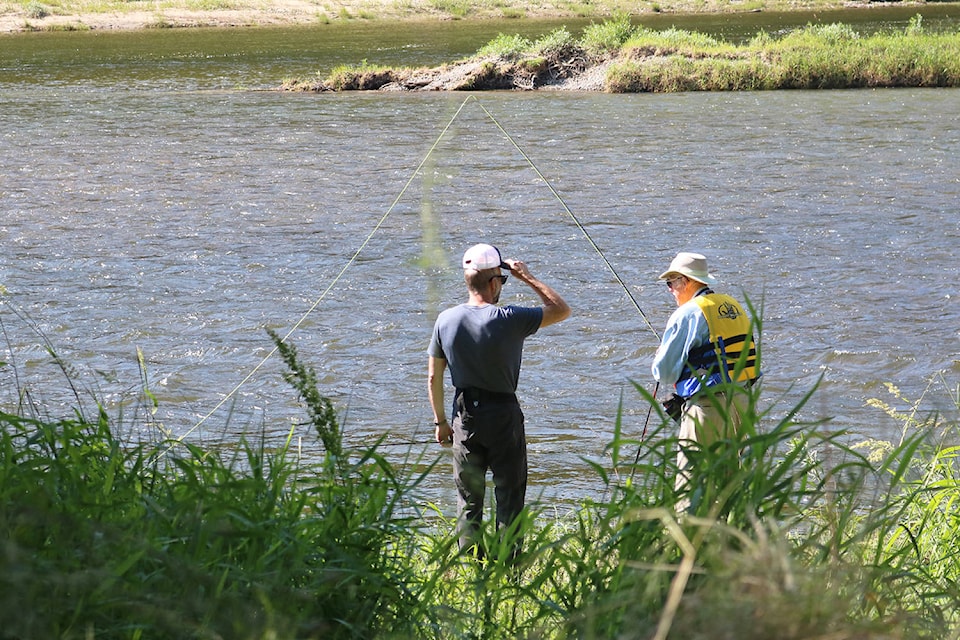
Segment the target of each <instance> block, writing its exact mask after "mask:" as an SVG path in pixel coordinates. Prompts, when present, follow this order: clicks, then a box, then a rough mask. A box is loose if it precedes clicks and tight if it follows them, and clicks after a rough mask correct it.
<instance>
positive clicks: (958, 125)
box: [0, 54, 960, 505]
mask: <svg viewBox="0 0 960 640" xmlns="http://www.w3.org/2000/svg"><path fill="white" fill-rule="evenodd" d="M58 55H59V54H58ZM264 55H266V54H264ZM267 57H269V56H267ZM218 60H219V58H218ZM31 64H39V63H37V62H36V60H34V62H33V63H31ZM217 64H220V62H217ZM94 68H97V66H96V65H94ZM258 68H260V67H258ZM7 69H8V71H9V67H8V68H7ZM49 73H50V74H51V77H50V78H48V79H47V81H40V82H33V83H31V82H28V81H26V80H24V79H23V78H22V77H19V76H18V77H14V76H12V75H7V76H5V80H6V81H5V82H0V113H2V114H3V116H2V123H0V158H2V168H0V246H2V247H3V250H2V258H0V285H2V287H3V304H2V306H0V321H2V327H0V328H2V331H3V343H2V344H0V360H2V361H4V362H6V365H5V366H2V367H0V406H2V407H3V408H4V410H11V408H12V407H14V406H15V405H16V403H17V401H18V400H17V399H18V398H29V400H30V401H31V402H33V403H35V404H36V405H38V406H40V407H42V410H43V411H44V412H45V413H46V414H47V415H52V416H60V415H69V414H70V413H71V411H72V409H73V407H75V406H76V405H77V403H78V401H77V398H76V395H78V396H79V398H80V403H81V404H83V405H84V406H86V407H87V410H88V411H89V410H90V409H91V408H92V407H93V406H94V404H93V403H94V402H95V401H99V402H102V403H103V404H104V406H105V408H106V409H107V411H108V413H109V414H110V415H111V416H121V417H120V418H119V419H118V422H119V424H120V425H122V427H121V429H122V430H123V432H124V435H125V437H127V438H129V439H132V440H146V441H153V440H156V439H159V438H160V437H163V436H164V435H170V436H172V437H182V438H184V439H187V440H190V441H195V442H200V443H203V444H209V445H214V444H222V443H226V444H232V443H236V442H237V441H238V440H239V439H240V438H242V437H245V438H247V439H248V440H255V441H259V439H260V438H264V439H265V440H266V442H267V443H268V445H270V446H274V445H278V444H280V443H282V442H283V441H284V440H285V439H286V438H287V436H288V434H290V433H292V434H293V438H294V443H295V445H296V446H297V447H299V448H300V450H301V451H302V454H303V455H304V456H306V457H310V456H313V455H315V453H316V451H318V449H319V446H318V444H317V443H316V438H315V436H314V434H312V433H310V432H309V429H308V428H307V427H305V426H303V425H302V422H304V420H305V414H304V412H303V411H302V409H301V408H299V407H298V405H297V399H296V397H295V393H294V392H293V391H292V390H291V389H290V387H289V386H288V385H287V384H286V383H285V382H284V381H283V380H282V372H283V367H282V364H281V363H280V362H279V361H278V358H277V357H276V356H275V355H271V350H272V346H273V345H272V343H271V341H270V339H269V337H268V336H267V334H266V332H265V327H269V328H272V329H273V330H275V331H277V332H278V333H279V334H280V335H287V334H288V333H289V334H290V335H289V339H290V341H291V342H292V343H293V344H295V345H296V348H297V350H298V353H299V356H300V358H301V359H302V361H303V362H305V363H306V364H309V365H310V366H312V367H314V369H315V370H316V372H317V375H318V378H319V387H320V390H321V392H322V393H324V394H325V395H328V396H329V397H330V398H331V399H332V400H333V402H334V404H335V407H336V409H337V411H338V414H339V415H340V418H341V421H342V425H343V430H344V435H345V444H346V445H347V446H348V447H359V446H364V445H367V444H372V443H373V442H374V441H375V440H376V439H377V438H381V437H382V438H383V439H384V440H383V448H384V449H383V450H384V451H385V452H387V453H388V454H389V455H390V456H391V457H394V458H395V459H397V460H400V459H408V458H410V457H412V458H419V457H420V456H421V455H424V456H425V460H427V461H429V460H432V459H433V457H434V456H435V455H437V454H439V455H440V456H441V461H440V465H439V466H438V468H437V469H434V470H433V471H432V472H431V474H430V476H429V479H428V482H427V484H426V485H425V487H426V490H427V491H428V492H432V497H431V499H432V500H435V501H436V502H437V503H439V504H442V505H443V504H446V505H449V504H450V503H452V501H453V493H452V489H451V483H450V482H449V476H448V474H449V464H448V461H447V458H446V456H447V455H448V451H447V450H444V449H441V448H440V447H439V446H438V445H436V444H432V443H431V442H430V440H431V436H432V424H431V413H430V409H429V405H428V403H427V400H426V377H425V374H426V346H427V341H428V339H429V334H430V330H431V327H432V324H433V320H434V319H435V317H436V315H437V313H438V312H439V311H440V310H441V309H443V308H445V307H447V306H450V305H453V304H457V303H459V302H461V301H463V300H464V299H465V294H464V289H463V282H462V274H461V271H460V269H459V268H458V267H459V259H460V255H461V254H462V252H463V250H464V249H465V248H466V247H467V246H469V245H470V244H472V243H475V242H481V241H484V242H491V243H494V244H496V245H497V246H499V247H500V248H501V249H502V251H503V252H504V254H505V255H507V256H510V257H515V258H520V259H523V260H525V261H526V262H527V263H528V264H529V265H530V267H531V270H532V271H533V273H534V274H536V275H537V276H539V277H540V278H541V279H543V280H544V281H546V282H547V283H549V284H551V285H552V286H554V288H556V289H557V290H558V291H559V292H560V293H561V294H562V295H563V296H564V297H565V298H566V299H567V300H568V302H569V303H570V305H571V307H572V308H573V316H572V317H571V318H570V319H569V320H567V321H566V322H564V323H562V324H560V325H556V326H554V327H549V328H547V329H546V330H543V331H542V332H541V333H538V334H537V335H535V336H534V337H532V338H530V339H529V340H528V342H527V348H526V351H525V359H524V365H523V371H522V374H521V381H520V388H519V396H520V398H521V402H522V404H523V406H524V409H525V412H526V414H527V432H528V439H529V442H530V462H531V494H532V497H535V498H541V499H543V500H544V501H551V502H552V501H560V502H564V503H576V502H577V501H578V500H580V499H583V498H586V497H591V496H594V495H595V494H596V493H597V492H598V490H599V489H598V487H600V484H599V480H598V478H597V477H596V474H595V473H594V472H593V471H592V470H591V469H590V468H589V466H588V465H587V464H586V463H585V462H584V461H583V459H584V458H585V459H588V460H594V461H599V462H600V463H601V464H605V460H606V455H607V454H606V453H605V451H604V448H605V446H606V445H607V444H608V443H609V441H610V438H611V437H612V433H613V431H614V428H615V424H616V420H617V414H618V411H620V410H622V412H623V419H622V429H623V431H624V434H625V435H626V436H628V437H633V438H639V437H640V434H641V432H642V431H643V429H644V426H645V417H646V404H645V403H644V401H643V400H642V398H641V397H640V395H639V394H638V393H637V391H636V389H635V388H634V386H633V385H634V383H636V384H637V385H640V386H641V387H643V388H644V389H647V390H648V391H652V389H653V383H652V380H651V377H650V360H651V357H652V355H653V352H654V351H655V349H656V346H657V343H658V340H657V336H656V335H655V334H656V333H658V332H661V331H662V328H663V325H664V323H665V322H666V319H667V317H668V316H669V314H670V312H671V311H672V299H671V296H670V295H669V293H668V292H667V290H666V287H664V286H663V284H662V283H660V282H658V281H657V280H656V276H657V275H658V274H659V273H660V272H661V271H662V270H663V269H664V268H665V266H666V265H667V264H668V263H669V262H670V259H671V258H672V257H673V255H674V254H675V253H676V252H677V251H681V250H694V251H699V252H702V253H704V254H706V255H707V256H708V259H709V262H710V266H711V270H712V271H713V272H714V273H715V275H716V276H717V277H718V278H719V280H720V282H721V284H720V285H719V286H718V287H717V290H719V291H722V292H727V293H731V294H733V295H735V296H737V297H740V298H741V299H744V298H748V299H749V300H750V302H751V303H752V304H753V305H755V306H756V308H757V310H758V312H759V313H761V314H762V318H763V326H762V337H761V349H762V367H763V370H764V374H765V375H764V383H763V396H762V402H763V405H764V408H765V410H767V411H769V417H768V420H769V423H771V424H772V422H773V421H775V420H777V419H779V417H780V416H782V415H784V414H785V413H786V412H787V411H788V410H790V409H791V408H792V407H793V406H794V405H795V404H796V403H797V402H799V400H800V399H801V398H802V397H803V395H804V394H806V393H807V392H808V391H810V390H811V389H812V388H813V387H814V386H815V385H816V384H817V383H818V380H821V379H822V380H821V381H820V386H819V388H818V390H817V391H816V392H815V394H814V396H813V398H812V399H811V401H810V403H808V405H807V406H806V407H805V408H804V409H803V410H802V411H801V413H800V419H802V420H807V421H810V422H811V423H812V422H815V421H819V420H821V419H829V420H828V422H827V423H826V425H825V428H829V429H835V430H841V429H843V430H849V431H850V432H851V437H852V438H882V439H893V440H896V439H898V438H899V435H900V432H899V428H900V425H899V424H898V423H897V422H896V421H894V420H892V419H891V418H890V417H888V416H887V415H886V414H885V413H884V412H883V411H881V410H879V409H877V408H875V407H872V406H868V400H869V399H871V398H879V399H881V400H883V401H885V402H888V403H890V404H891V405H893V406H894V407H895V408H898V409H900V410H907V409H908V408H909V405H910V403H912V402H914V401H919V405H920V407H921V410H922V411H929V410H941V411H946V412H951V411H952V412H953V415H954V416H955V413H956V407H955V405H954V404H953V403H952V402H951V398H950V389H953V390H954V392H955V390H956V386H957V380H958V377H960V311H958V307H957V299H956V297H957V294H956V292H955V283H956V281H957V276H958V275H960V270H958V266H957V246H958V243H960V216H958V209H960V117H958V115H957V114H958V111H957V106H958V105H960V90H955V89H949V90H948V89H943V90H933V89H931V90H876V91H873V90H857V91H829V92H807V91H794V92H762V93H726V94H707V93H688V94H675V95H603V94H579V93H578V94H564V93H535V94H534V93H484V94H471V95H468V94H452V95H451V94H416V95H397V94H389V95H381V94H345V95H335V94H320V95H301V94H286V93H280V92H275V91H262V90H253V89H251V88H249V87H247V88H245V87H236V86H232V87H228V86H224V85H225V82H224V80H223V76H222V74H221V75H217V76H216V78H215V79H206V80H204V79H203V78H202V77H200V78H198V74H191V79H190V80H189V81H186V82H182V83H178V82H176V78H175V77H173V76H171V75H170V74H164V73H159V72H158V71H157V70H156V69H153V70H152V71H145V76H146V77H145V78H144V79H142V80H136V79H134V81H131V82H127V83H121V82H117V81H116V80H109V81H107V80H104V79H103V78H102V77H101V76H98V75H97V74H96V73H89V72H88V73H87V74H86V76H84V78H85V79H80V80H77V79H74V80H72V81H70V82H61V81H57V80H55V79H53V78H52V75H55V74H56V73H57V72H56V71H55V70H53V69H50V70H49ZM103 73H104V74H106V75H107V76H109V75H110V74H111V73H112V71H111V70H110V69H109V68H105V69H103ZM81 75H83V74H81ZM199 75H201V76H202V74H199ZM279 80H280V78H279V77H277V78H276V81H277V84H279ZM231 82H232V81H231ZM256 88H268V87H254V89H256ZM521 150H522V153H521ZM588 236H589V237H588ZM594 245H595V246H594ZM597 249H599V251H600V252H602V257H601V255H600V253H598V251H597ZM607 263H609V265H610V267H612V270H611V269H610V268H608V266H607ZM618 278H619V279H620V280H622V282H623V283H624V284H625V285H626V287H627V288H628V289H629V291H630V293H631V294H632V296H633V298H634V300H636V302H637V303H638V305H639V306H640V308H641V311H642V314H641V312H638V310H637V308H636V307H635V306H634V304H633V301H632V300H631V298H630V297H629V296H628V295H627V294H626V292H625V291H624V289H623V287H622V286H621V285H620V282H619V281H618ZM535 301H536V298H535V296H533V295H532V294H531V292H530V291H529V290H528V289H526V288H525V287H524V286H523V285H522V284H520V283H519V282H517V281H516V280H511V281H509V282H508V283H507V284H506V286H505V288H504V296H503V300H502V302H504V303H520V304H526V303H530V304H532V303H534V302H535ZM644 317H646V319H647V320H649V321H650V323H651V324H652V325H653V328H652V329H651V327H649V326H647V324H646V321H645V318H644ZM50 350H52V351H54V352H55V353H56V354H57V356H58V357H59V360H56V361H55V360H54V359H53V358H52V357H51V355H50ZM138 352H139V353H140V354H142V359H143V361H142V362H143V365H142V366H141V364H140V363H139V362H138ZM64 370H65V371H64ZM68 377H69V380H70V381H71V382H70V383H68V381H67V378H68ZM886 383H890V384H893V385H896V386H897V387H898V388H899V389H900V390H901V395H902V398H897V397H896V396H894V395H892V394H891V393H890V392H889V391H888V390H887V389H886V387H885V385H886ZM143 388H147V389H149V392H150V394H151V395H153V396H154V397H156V399H157V402H158V405H157V407H156V410H155V411H154V412H151V411H150V409H151V404H150V402H148V401H147V400H146V399H145V398H144V395H143V393H142V391H141V390H142V389H143ZM75 394H76V395H75ZM138 398H139V399H138Z"/></svg>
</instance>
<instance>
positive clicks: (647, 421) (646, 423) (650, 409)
mask: <svg viewBox="0 0 960 640" xmlns="http://www.w3.org/2000/svg"><path fill="white" fill-rule="evenodd" d="M470 98H473V99H474V100H476V98H474V97H473V96H470ZM470 98H467V100H469V99H470ZM464 103H466V100H464ZM477 105H478V106H479V107H480V108H481V109H483V112H484V113H485V114H487V117H489V118H490V120H492V121H493V123H494V124H495V125H496V126H497V128H498V129H499V130H500V132H501V133H503V135H504V136H506V137H507V140H509V141H510V143H511V144H512V145H513V146H514V148H515V149H516V150H517V152H518V153H519V154H520V155H521V156H522V157H523V159H524V160H526V161H527V164H529V165H530V168H531V169H533V170H534V171H535V172H536V174H537V175H538V176H539V177H540V179H541V180H543V182H544V184H546V185H547V188H548V189H550V192H551V193H552V194H553V195H554V197H556V199H557V200H558V201H559V202H560V206H562V207H563V210H564V211H566V212H567V213H568V214H569V215H570V217H571V218H572V219H573V222H574V223H575V224H576V225H577V228H578V229H580V231H581V233H583V235H584V237H585V238H586V239H587V241H588V242H589V243H590V246H591V247H593V249H594V250H595V251H596V252H597V255H599V256H600V259H601V260H603V263H604V264H605V265H607V268H608V269H609V270H610V273H612V274H613V277H614V278H616V279H617V282H618V283H620V286H621V287H623V291H624V292H625V293H626V294H627V297H628V298H630V301H631V302H632V303H633V306H634V307H636V309H637V311H638V312H639V313H640V317H641V318H643V321H644V322H645V323H646V325H647V327H648V328H649V329H650V331H652V332H653V335H655V336H656V337H657V342H660V334H659V333H658V332H657V330H656V329H655V328H654V326H653V325H652V324H650V320H649V319H648V318H647V314H645V313H644V312H643V309H641V308H640V304H639V303H638V302H637V300H636V298H634V297H633V294H632V293H631V292H630V289H629V288H627V285H626V284H625V283H624V282H623V279H622V278H621V277H620V274H619V273H617V270H616V269H614V268H613V265H612V264H610V261H609V260H607V257H606V256H605V255H603V251H601V250H600V247H598V246H597V243H596V242H594V241H593V238H592V237H591V236H590V234H589V233H588V232H587V229H586V228H585V227H584V226H583V224H581V222H580V220H579V219H578V218H577V216H576V215H574V213H573V211H571V210H570V207H568V206H567V203H566V202H565V201H564V200H563V198H562V197H561V196H560V194H559V193H557V190H556V189H554V188H553V185H552V184H550V181H549V180H547V179H546V178H545V177H544V175H543V173H541V172H540V169H539V168H538V167H537V165H536V164H535V163H534V162H533V160H531V159H530V156H528V155H527V154H526V152H525V151H524V150H523V149H522V148H521V147H520V145H519V144H518V143H517V141H516V140H514V139H513V136H511V135H510V134H509V133H507V131H506V129H504V128H503V126H502V125H501V124H500V122H499V121H497V119H496V118H495V117H493V115H492V114H491V113H490V112H489V111H487V108H486V107H484V106H483V104H482V103H481V102H480V101H479V100H477ZM659 390H660V382H659V381H657V384H656V386H654V388H653V397H654V398H656V397H657V392H658V391H659ZM652 413H653V404H652V403H651V404H650V406H649V407H647V417H646V419H645V420H644V421H643V433H642V434H641V436H640V441H641V443H642V442H643V441H644V440H646V438H647V427H648V426H649V425H650V416H651V415H652ZM639 460H640V449H639V448H638V449H637V458H636V460H635V461H634V469H635V468H636V464H637V462H639ZM630 477H631V478H632V477H633V472H631V474H630Z"/></svg>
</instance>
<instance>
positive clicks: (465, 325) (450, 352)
mask: <svg viewBox="0 0 960 640" xmlns="http://www.w3.org/2000/svg"><path fill="white" fill-rule="evenodd" d="M542 321H543V309H541V308H540V307H516V306H506V307H498V306H496V305H492V304H487V305H484V306H482V307H474V306H471V305H468V304H461V305H458V306H456V307H452V308H450V309H447V310H446V311H443V312H442V313H441V314H440V315H439V316H438V317H437V322H436V324H435V325H434V327H433V336H432V337H431V339H430V347H429V348H428V349H427V353H428V354H429V355H430V356H432V357H434V358H442V359H444V360H446V361H447V366H448V367H449V368H450V379H451V381H452V382H453V386H454V387H456V388H457V389H466V388H469V387H476V388H478V389H485V390H487V391H495V392H498V393H514V392H515V391H516V390H517V382H518V381H519V379H520V360H521V357H522V355H523V341H524V339H525V338H526V337H527V336H531V335H533V334H534V333H536V332H537V329H539V328H540V323H541V322H542Z"/></svg>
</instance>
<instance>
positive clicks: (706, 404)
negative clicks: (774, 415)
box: [676, 392, 747, 512]
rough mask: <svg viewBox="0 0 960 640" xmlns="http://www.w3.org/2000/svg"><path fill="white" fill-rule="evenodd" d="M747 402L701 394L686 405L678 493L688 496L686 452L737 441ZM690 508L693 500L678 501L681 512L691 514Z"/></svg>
mask: <svg viewBox="0 0 960 640" xmlns="http://www.w3.org/2000/svg"><path fill="white" fill-rule="evenodd" d="M731 396H732V397H731ZM746 402H747V398H746V396H745V394H743V393H732V394H731V393H729V392H727V393H715V394H700V395H697V396H694V397H693V398H691V399H690V400H688V401H687V402H686V404H684V406H683V414H682V415H681V416H680V434H679V438H680V445H681V446H680V449H679V451H678V452H677V478H676V488H677V491H678V492H686V491H687V490H688V487H687V485H688V484H689V482H690V472H689V469H688V467H689V460H688V459H687V455H686V451H685V449H684V448H685V447H686V448H690V447H694V446H696V447H703V448H707V447H709V446H710V445H712V444H713V443H715V442H717V441H719V440H727V439H733V438H736V436H737V435H739V434H740V431H741V420H742V416H743V412H744V408H745V406H746ZM718 480H719V479H718ZM689 507H690V499H689V497H684V498H682V499H681V500H678V501H677V511H678V512H683V511H687V510H688V509H689Z"/></svg>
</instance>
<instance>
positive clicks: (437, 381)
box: [427, 356, 453, 444]
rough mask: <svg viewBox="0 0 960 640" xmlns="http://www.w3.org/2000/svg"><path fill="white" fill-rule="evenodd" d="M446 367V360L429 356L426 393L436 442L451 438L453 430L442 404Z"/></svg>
mask: <svg viewBox="0 0 960 640" xmlns="http://www.w3.org/2000/svg"><path fill="white" fill-rule="evenodd" d="M446 368H447V361H446V360H444V359H443V358H434V357H433V356H429V359H428V360H427V393H428V394H429V396H430V407H431V408H432V409H433V422H434V423H435V425H436V429H435V433H434V435H435V436H436V438H437V442H439V443H441V444H442V443H444V442H447V441H449V440H450V439H451V437H452V435H453V431H452V430H451V429H450V423H449V422H447V412H446V409H444V406H443V372H444V371H445V370H446Z"/></svg>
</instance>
